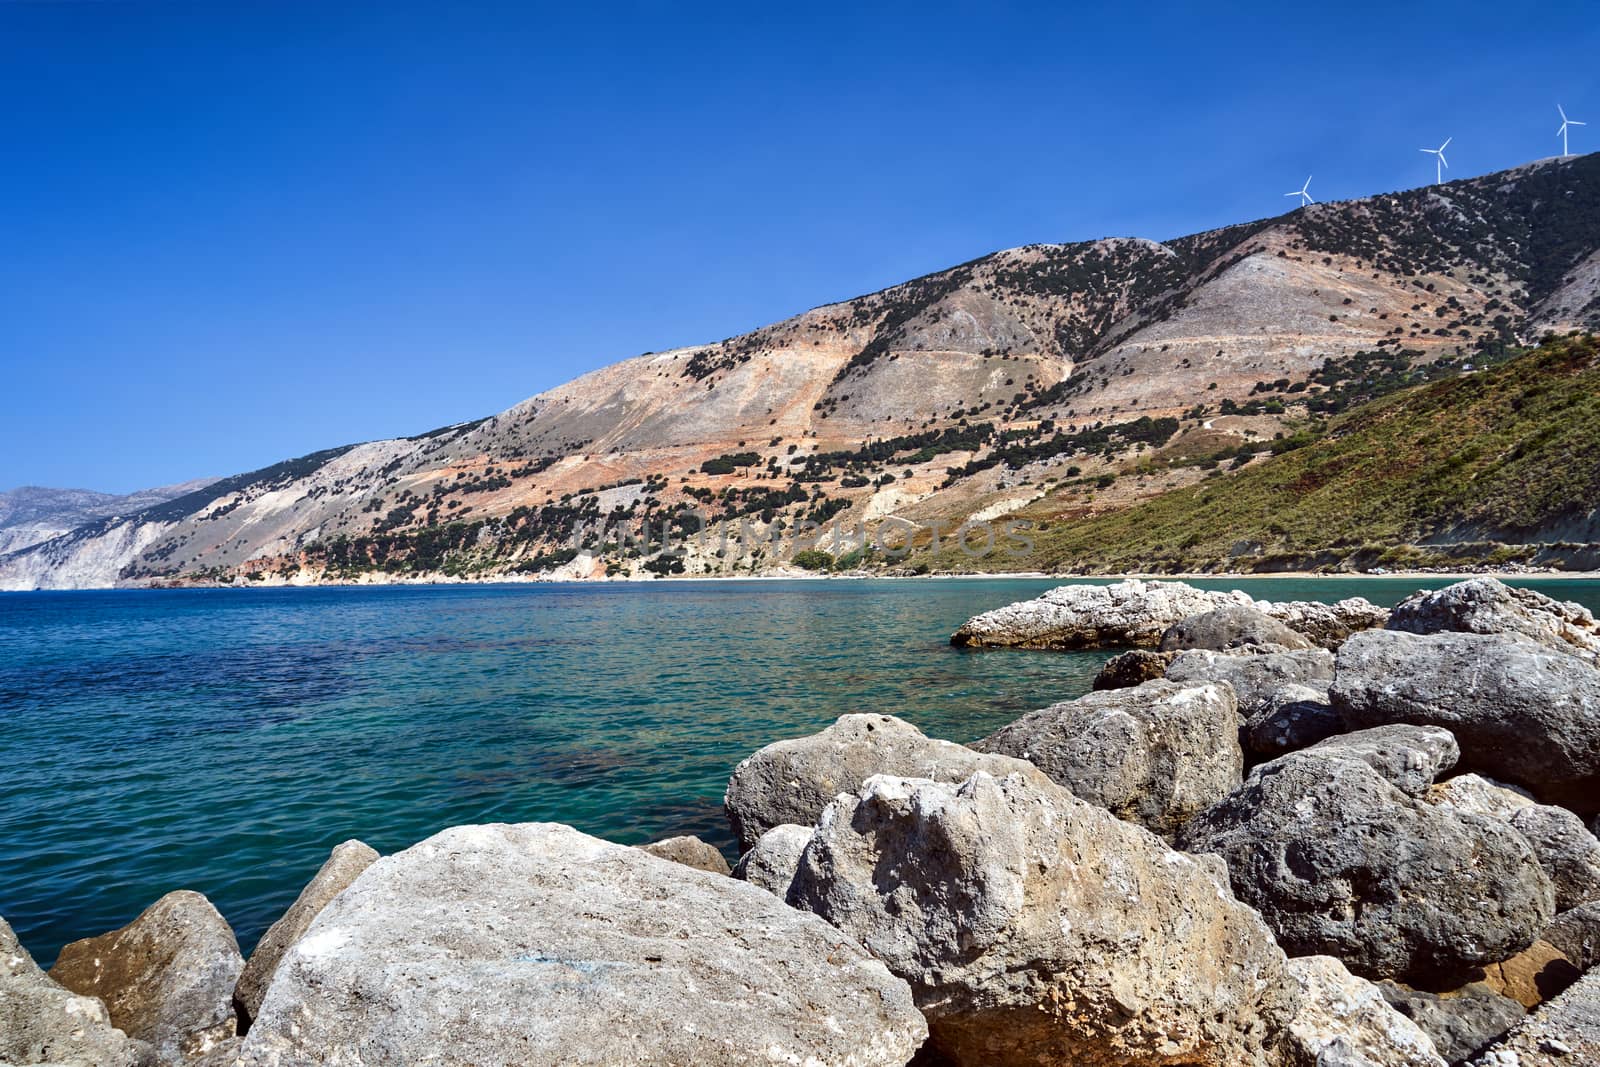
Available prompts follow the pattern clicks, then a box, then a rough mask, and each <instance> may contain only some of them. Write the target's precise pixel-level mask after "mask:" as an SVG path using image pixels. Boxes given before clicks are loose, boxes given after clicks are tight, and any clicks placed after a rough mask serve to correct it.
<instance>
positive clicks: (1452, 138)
mask: <svg viewBox="0 0 1600 1067" xmlns="http://www.w3.org/2000/svg"><path fill="white" fill-rule="evenodd" d="M1454 140H1455V138H1454V137H1446V138H1445V139H1444V144H1442V145H1440V146H1439V151H1441V152H1443V151H1444V150H1445V149H1446V148H1449V147H1450V142H1451V141H1454Z"/></svg>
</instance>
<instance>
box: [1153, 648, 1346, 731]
mask: <svg viewBox="0 0 1600 1067" xmlns="http://www.w3.org/2000/svg"><path fill="white" fill-rule="evenodd" d="M1166 676H1167V678H1168V679H1169V680H1171V681H1175V682H1187V683H1190V684H1193V683H1196V682H1227V683H1228V684H1229V685H1231V686H1233V691H1234V694H1235V695H1236V696H1237V697H1238V698H1239V715H1240V717H1241V718H1242V719H1243V720H1244V724H1243V726H1242V727H1241V728H1240V731H1239V741H1240V743H1241V744H1242V745H1243V746H1244V748H1245V750H1246V751H1247V752H1249V753H1252V754H1254V755H1257V756H1268V757H1270V756H1279V755H1282V754H1283V753H1285V752H1291V751H1293V750H1294V749H1297V748H1304V747H1305V746H1307V745H1309V744H1312V743H1314V742H1317V741H1321V740H1322V739H1323V738H1325V737H1330V736H1332V735H1333V734H1336V733H1339V732H1340V731H1341V730H1342V729H1343V722H1342V720H1341V719H1340V718H1339V716H1338V715H1337V714H1336V713H1335V712H1334V710H1333V708H1332V707H1331V706H1330V705H1329V704H1328V687H1329V686H1331V685H1332V684H1333V653H1332V652H1329V651H1328V650H1327V649H1324V648H1315V649H1304V650H1299V651H1293V652H1271V653H1259V654H1255V655H1228V654H1226V653H1221V652H1212V651H1207V650H1204V649H1195V650H1193V651H1189V652H1181V653H1179V654H1178V657H1177V658H1176V659H1174V660H1173V661H1172V663H1171V664H1169V665H1168V667H1167V672H1166Z"/></svg>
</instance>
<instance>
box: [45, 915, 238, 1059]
mask: <svg viewBox="0 0 1600 1067" xmlns="http://www.w3.org/2000/svg"><path fill="white" fill-rule="evenodd" d="M243 968H244V959H243V958H242V957H241V956H240V955H239V943H238V942H237V941H235V940H234V936H233V930H232V929H231V928H230V927H229V926H228V923H227V921H226V920H224V919H223V917H222V916H221V915H219V914H218V913H217V909H216V908H214V907H212V906H211V902H210V901H209V900H207V899H206V898H205V897H203V896H201V895H200V894H199V893H192V892H189V891H187V890H180V891H178V892H175V893H168V894H167V895H166V896H164V897H162V898H161V899H160V900H158V901H156V902H155V903H154V904H152V905H150V907H148V908H146V909H145V910H144V912H143V913H142V914H141V915H140V916H139V917H138V918H137V919H135V920H133V922H131V923H129V924H128V925H127V926H124V927H122V929H120V930H113V931H111V932H110V933H108V934H101V935H100V936H99V937H91V938H86V939H85V940H82V941H74V942H72V943H71V944H70V945H67V946H66V947H65V948H63V949H62V950H61V954H60V955H59V956H58V957H56V963H55V966H54V967H51V968H50V977H51V978H53V979H55V981H57V982H59V983H60V984H61V985H63V986H65V987H66V988H68V989H70V990H72V991H73V992H74V993H79V994H82V995H84V996H91V997H99V998H100V999H101V1000H103V1001H105V1005H106V1010H107V1011H108V1012H110V1014H111V1022H112V1023H113V1024H114V1025H115V1026H116V1027H117V1028H118V1029H119V1030H122V1031H123V1032H125V1033H126V1034H127V1035H128V1036H129V1037H134V1038H138V1039H139V1040H141V1041H148V1042H149V1043H150V1044H152V1045H154V1046H155V1049H156V1054H157V1056H158V1057H159V1058H161V1059H162V1060H163V1061H169V1062H170V1061H177V1060H181V1059H185V1058H189V1057H194V1056H198V1055H200V1054H201V1053H204V1052H207V1051H209V1050H210V1049H211V1047H212V1046H213V1045H215V1044H216V1043H218V1042H219V1041H222V1040H225V1039H226V1038H229V1037H232V1036H234V1034H235V1033H236V1030H237V1017H236V1015H235V1013H234V1007H233V990H234V986H235V985H236V984H237V983H238V981H239V972H240V971H241V970H243Z"/></svg>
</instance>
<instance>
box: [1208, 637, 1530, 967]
mask: <svg viewBox="0 0 1600 1067" xmlns="http://www.w3.org/2000/svg"><path fill="white" fill-rule="evenodd" d="M1352 640H1354V638H1352ZM1178 841H1179V844H1180V845H1181V846H1182V847H1184V848H1187V849H1189V850H1191V851H1196V852H1214V853H1216V854H1217V855H1219V856H1221V857H1222V858H1223V859H1224V860H1225V861H1226V862H1227V865H1228V871H1229V874H1230V876H1231V878H1232V882H1233V887H1234V890H1235V892H1237V893H1238V894H1239V898H1240V899H1241V900H1243V901H1245V902H1246V903H1247V904H1250V905H1251V906H1253V907H1255V908H1256V909H1258V910H1259V911H1260V912H1261V914H1262V916H1263V917H1264V918H1265V919H1266V921H1267V923H1268V924H1269V925H1270V926H1271V927H1272V928H1273V930H1274V931H1275V932H1276V933H1277V936H1278V941H1279V943H1280V944H1281V945H1283V947H1284V950H1285V951H1287V952H1288V953H1290V954H1291V955H1295V956H1303V955H1329V956H1336V957H1338V958H1339V959H1340V960H1342V961H1344V963H1345V964H1346V966H1348V967H1349V968H1350V969H1351V970H1352V971H1355V972H1356V973H1358V974H1360V975H1362V976H1364V977H1368V978H1386V977H1387V978H1398V979H1401V980H1403V981H1407V982H1409V983H1410V984H1413V985H1415V984H1427V983H1429V982H1434V981H1449V980H1451V979H1454V978H1456V977H1459V976H1460V975H1462V974H1463V973H1465V972H1467V971H1469V970H1470V969H1471V968H1473V967H1476V966H1478V965H1480V964H1484V963H1490V962H1494V961H1497V960H1501V959H1505V958H1506V957H1508V956H1511V955H1512V954H1514V953H1516V952H1518V951H1519V950H1521V949H1523V948H1525V947H1526V946H1527V945H1529V944H1530V943H1531V942H1532V941H1533V939H1534V937H1535V936H1537V934H1538V933H1539V931H1540V930H1542V929H1544V927H1545V926H1546V925H1548V924H1549V921H1550V919H1551V918H1553V917H1554V914H1555V911H1554V890H1553V889H1552V887H1551V885H1550V880H1549V878H1548V877H1546V876H1545V873H1544V871H1543V870H1541V869H1540V867H1539V865H1538V862H1537V861H1536V859H1535V857H1534V855H1533V850H1532V849H1531V848H1530V847H1529V845H1528V843H1527V841H1525V840H1523V838H1522V837H1521V836H1520V835H1518V834H1513V833H1507V832H1506V828H1505V825H1504V824H1503V823H1501V822H1499V821H1498V820H1495V819H1489V818H1484V817H1482V816H1476V815H1466V814H1461V813H1458V812H1455V811H1451V810H1448V809H1445V808H1441V807H1437V806H1435V805H1432V804H1428V803H1426V802H1424V801H1421V800H1418V799H1415V798H1413V797H1410V796H1408V795H1406V794H1405V793H1404V792H1402V791H1401V790H1400V789H1398V788H1397V787H1396V786H1395V785H1394V784H1393V783H1392V782H1391V781H1389V780H1388V779H1387V778H1385V777H1384V774H1383V773H1380V771H1378V770H1376V769H1374V768H1373V767H1372V766H1370V765H1369V764H1368V763H1367V762H1366V761H1365V760H1363V759H1360V758H1348V757H1340V756H1337V755H1328V754H1315V753H1311V752H1305V753H1293V754H1290V755H1288V756H1283V757H1281V758H1279V759H1276V760H1273V761H1272V762H1271V763H1267V764H1263V765H1262V766H1260V767H1257V768H1256V769H1255V770H1254V771H1252V772H1251V773H1250V776H1249V778H1247V779H1246V780H1245V782H1244V784H1243V785H1242V786H1240V787H1239V788H1238V789H1237V790H1235V791H1234V792H1233V793H1231V794H1230V795H1229V796H1227V797H1226V798H1224V799H1223V800H1222V801H1221V802H1219V803H1218V804H1216V805H1214V806H1213V807H1211V808H1209V809H1207V810H1206V811H1204V812H1202V813H1200V814H1199V815H1197V816H1196V817H1195V818H1194V819H1192V820H1191V821H1190V822H1189V823H1188V825H1186V826H1185V827H1184V829H1183V831H1182V832H1181V834H1180V835H1179V838H1178Z"/></svg>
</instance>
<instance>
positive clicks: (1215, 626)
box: [1159, 604, 1313, 652]
mask: <svg viewBox="0 0 1600 1067" xmlns="http://www.w3.org/2000/svg"><path fill="white" fill-rule="evenodd" d="M1159 647H1160V649H1161V651H1163V652H1182V651H1184V650H1186V649H1191V648H1198V649H1210V650H1211V651H1214V652H1230V651H1236V650H1239V649H1243V648H1249V647H1266V648H1275V649H1302V648H1311V647H1313V646H1312V643H1311V639H1310V638H1308V637H1305V636H1303V635H1301V634H1297V633H1295V632H1294V631H1293V630H1291V629H1289V627H1288V626H1286V625H1284V624H1283V623H1281V622H1279V621H1278V620H1277V619H1274V618H1273V617H1272V616H1270V615H1267V614H1264V613H1263V612H1260V611H1257V610H1256V609H1255V608H1253V607H1246V606H1245V605H1243V604H1227V605H1224V606H1223V607H1220V608H1213V609H1212V610H1210V611H1206V612H1202V613H1201V614H1199V615H1191V616H1189V617H1188V618H1187V619H1180V620H1179V621H1178V622H1175V623H1173V624H1172V625H1171V626H1169V627H1167V629H1166V632H1165V633H1163V634H1162V635H1161V644H1160V646H1159Z"/></svg>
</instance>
